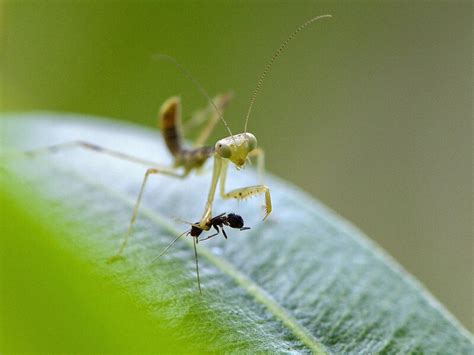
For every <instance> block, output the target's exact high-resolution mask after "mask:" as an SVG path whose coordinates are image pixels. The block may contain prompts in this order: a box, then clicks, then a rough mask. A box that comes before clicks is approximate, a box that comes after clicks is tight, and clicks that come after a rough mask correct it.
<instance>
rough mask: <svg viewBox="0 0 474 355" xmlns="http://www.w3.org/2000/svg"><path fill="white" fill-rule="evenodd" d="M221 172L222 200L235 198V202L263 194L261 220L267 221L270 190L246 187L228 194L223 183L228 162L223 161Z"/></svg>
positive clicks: (258, 186)
mask: <svg viewBox="0 0 474 355" xmlns="http://www.w3.org/2000/svg"><path fill="white" fill-rule="evenodd" d="M221 165H222V172H221V174H220V177H221V178H220V180H221V181H220V195H221V197H222V199H224V200H227V199H231V198H235V199H237V200H244V199H246V198H247V197H250V196H253V195H257V194H262V193H264V194H265V216H264V217H263V220H265V219H267V217H268V215H269V214H270V213H271V212H272V199H271V196H270V189H269V188H268V186H266V185H255V186H248V187H242V188H240V189H235V190H232V191H230V192H227V193H226V192H225V181H226V179H227V167H228V162H227V160H224V161H223V162H222V163H221Z"/></svg>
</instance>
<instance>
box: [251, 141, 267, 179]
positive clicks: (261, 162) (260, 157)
mask: <svg viewBox="0 0 474 355" xmlns="http://www.w3.org/2000/svg"><path fill="white" fill-rule="evenodd" d="M248 156H249V157H255V156H256V157H257V170H258V182H259V183H260V184H261V185H263V181H264V177H265V152H264V151H263V149H262V148H255V149H254V150H252V151H251V152H250V153H249V155H248Z"/></svg>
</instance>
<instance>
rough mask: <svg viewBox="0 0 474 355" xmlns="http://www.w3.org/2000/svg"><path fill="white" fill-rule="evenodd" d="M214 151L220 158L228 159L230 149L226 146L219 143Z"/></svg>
mask: <svg viewBox="0 0 474 355" xmlns="http://www.w3.org/2000/svg"><path fill="white" fill-rule="evenodd" d="M215 149H216V152H217V154H219V155H220V156H221V157H223V158H226V159H228V158H230V156H231V151H230V147H229V146H228V145H227V144H225V143H222V142H221V141H219V142H217V143H216V147H215Z"/></svg>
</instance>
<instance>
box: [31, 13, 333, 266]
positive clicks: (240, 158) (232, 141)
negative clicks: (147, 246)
mask: <svg viewBox="0 0 474 355" xmlns="http://www.w3.org/2000/svg"><path fill="white" fill-rule="evenodd" d="M329 17H332V16H331V15H321V16H317V17H313V18H311V19H309V20H307V21H306V22H304V23H303V24H302V25H300V26H299V27H297V28H296V30H295V31H294V32H293V33H292V34H291V35H290V36H289V37H288V38H287V39H286V40H285V41H283V43H282V44H281V45H280V47H279V48H278V50H277V51H276V52H275V53H274V55H273V56H272V58H271V59H270V61H269V62H268V64H267V66H266V67H265V69H264V71H263V73H262V74H261V76H260V78H259V80H258V81H257V85H256V88H255V90H254V92H253V95H252V98H251V101H250V104H249V108H248V111H247V115H246V118H245V125H244V131H243V133H238V134H233V133H232V131H231V130H230V127H229V125H228V124H227V122H226V120H225V119H224V117H223V115H222V112H223V110H224V108H225V106H226V105H227V103H228V102H229V100H230V99H231V94H224V95H219V96H217V97H215V98H214V99H211V98H210V96H209V95H208V94H207V92H206V91H205V90H204V89H203V87H202V86H201V85H200V84H199V83H198V82H197V81H196V80H195V79H193V77H191V75H190V74H188V72H187V71H186V70H185V69H184V68H183V67H182V66H181V65H179V64H178V63H177V62H176V61H175V60H174V59H172V58H171V57H167V56H160V57H162V58H164V59H169V60H171V61H172V62H174V63H175V64H176V65H177V66H178V68H179V69H181V71H182V72H183V73H184V74H185V75H186V76H188V78H190V79H191V80H192V81H193V83H194V84H195V85H196V86H197V87H198V89H199V90H200V91H201V92H202V93H203V94H204V95H205V96H206V98H207V99H208V101H209V105H208V107H207V108H205V109H204V110H202V111H200V112H199V113H198V114H197V115H196V116H194V117H193V118H192V119H191V122H192V123H204V122H206V121H207V123H206V124H205V125H204V128H203V129H202V131H201V134H200V135H199V136H198V138H197V140H196V142H195V144H194V147H192V148H186V147H185V145H184V144H183V142H182V137H181V104H180V99H179V98H178V97H171V98H169V99H168V100H166V101H165V102H164V103H163V105H162V106H161V109H160V112H159V123H160V128H161V133H162V135H163V138H164V141H165V143H166V146H167V148H168V150H169V152H170V153H171V155H172V156H173V159H174V163H173V164H172V165H171V166H169V167H163V166H159V165H158V164H156V163H155V162H151V161H147V160H144V159H140V158H137V157H134V156H131V155H128V154H125V153H122V152H118V151H114V150H111V149H108V148H104V147H100V146H98V145H96V144H92V143H89V142H84V141H74V142H67V143H63V144H58V145H53V146H48V147H45V148H40V149H36V150H32V151H29V152H26V153H25V154H27V155H28V156H35V155H36V154H41V153H48V152H49V153H51V152H57V151H58V150H61V149H64V148H72V147H80V148H85V149H89V150H93V151H95V152H100V153H103V154H107V155H111V156H114V157H116V158H120V159H124V160H127V161H131V162H135V163H138V164H142V165H146V166H148V168H147V170H146V172H145V174H144V177H143V181H142V184H141V188H140V191H139V193H138V197H137V199H136V202H135V205H134V208H133V211H132V215H131V218H130V221H129V225H128V229H127V232H126V234H125V236H124V238H123V240H122V241H121V243H120V245H119V248H118V250H117V252H116V254H115V255H114V256H112V257H111V258H110V259H109V260H110V261H113V260H116V259H117V258H119V257H120V256H122V254H123V252H124V250H125V248H126V246H127V245H128V242H129V239H130V236H131V233H132V230H133V226H134V224H135V221H136V218H137V215H138V212H139V208H140V203H141V200H142V197H143V194H144V191H145V187H146V185H147V182H148V178H149V176H150V175H156V174H163V175H167V176H170V177H175V178H179V179H184V178H185V177H187V176H188V175H189V173H190V172H192V171H193V170H196V169H199V168H201V167H202V166H203V164H204V163H205V162H206V161H207V160H208V159H209V158H211V157H212V158H213V169H212V177H211V182H210V186H209V190H208V194H207V200H206V202H205V205H204V210H203V213H202V216H201V218H200V220H199V223H196V224H195V226H196V227H197V228H200V229H202V230H208V227H209V221H210V220H211V219H212V206H213V202H214V197H215V194H216V190H217V187H218V185H219V194H220V197H221V198H222V199H237V200H243V199H246V198H248V197H250V196H254V195H261V194H263V195H264V204H265V205H264V207H265V214H264V217H263V219H264V220H265V219H266V218H267V217H268V216H269V215H270V213H271V212H272V201H271V195H270V188H269V187H268V186H266V185H264V184H263V182H262V181H263V175H264V152H263V150H262V149H261V148H258V147H257V139H256V137H255V136H254V135H253V134H252V133H250V132H248V131H247V125H248V121H249V117H250V114H251V112H252V107H253V105H254V102H255V99H256V97H257V95H258V93H259V91H260V89H261V87H262V84H263V82H264V80H265V78H266V76H267V74H268V72H269V70H270V68H271V66H272V65H273V63H274V61H275V60H276V58H278V56H279V55H280V54H281V53H282V51H283V50H284V49H285V48H286V46H287V45H288V43H289V42H290V41H291V40H292V39H293V38H294V37H295V36H296V35H297V34H298V33H299V32H300V31H302V30H303V29H305V28H306V27H307V26H309V25H310V24H312V23H313V22H315V21H318V20H321V19H324V18H329ZM219 120H220V121H222V122H223V123H224V125H225V127H226V129H227V131H228V133H229V136H228V137H225V138H223V139H220V140H218V141H217V142H216V143H215V145H214V146H204V144H205V142H206V141H207V139H208V138H209V136H210V134H211V132H212V130H213V129H214V127H215V126H216V124H217V122H219ZM250 157H256V158H257V163H258V164H257V166H258V170H259V176H260V180H261V183H260V184H257V185H253V186H246V187H242V188H238V189H235V190H231V191H228V192H226V189H225V185H226V178H227V170H228V166H229V162H230V163H231V164H233V165H235V167H236V168H237V169H241V168H243V167H244V166H245V164H246V163H247V161H248V160H249V158H250ZM195 243H196V241H195Z"/></svg>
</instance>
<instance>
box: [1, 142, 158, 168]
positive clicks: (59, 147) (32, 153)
mask: <svg viewBox="0 0 474 355" xmlns="http://www.w3.org/2000/svg"><path fill="white" fill-rule="evenodd" d="M73 148H80V149H85V150H90V151H92V152H95V153H100V154H104V155H108V156H111V157H114V158H117V159H121V160H125V161H129V162H131V163H136V164H141V165H145V166H157V164H156V163H155V162H153V161H150V160H146V159H142V158H139V157H135V156H133V155H129V154H125V153H122V152H119V151H116V150H112V149H109V148H105V147H102V146H99V145H97V144H93V143H89V142H86V141H79V140H78V141H70V142H65V143H59V144H53V145H49V146H46V147H41V148H38V149H33V150H27V151H25V152H18V153H15V154H12V155H11V156H7V158H36V157H38V156H41V155H45V154H55V153H59V152H61V151H66V150H69V149H73Z"/></svg>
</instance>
